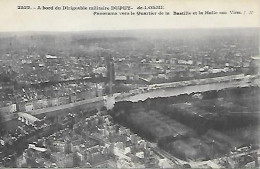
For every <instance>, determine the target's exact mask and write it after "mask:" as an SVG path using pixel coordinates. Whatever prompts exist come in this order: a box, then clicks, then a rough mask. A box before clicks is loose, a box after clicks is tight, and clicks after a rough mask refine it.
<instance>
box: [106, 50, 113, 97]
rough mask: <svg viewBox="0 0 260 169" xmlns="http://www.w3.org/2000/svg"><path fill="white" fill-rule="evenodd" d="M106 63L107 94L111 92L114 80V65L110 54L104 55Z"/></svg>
mask: <svg viewBox="0 0 260 169" xmlns="http://www.w3.org/2000/svg"><path fill="white" fill-rule="evenodd" d="M106 65H107V77H108V85H109V94H113V91H112V87H113V83H114V82H115V65H114V60H113V58H112V56H111V55H110V56H108V57H106Z"/></svg>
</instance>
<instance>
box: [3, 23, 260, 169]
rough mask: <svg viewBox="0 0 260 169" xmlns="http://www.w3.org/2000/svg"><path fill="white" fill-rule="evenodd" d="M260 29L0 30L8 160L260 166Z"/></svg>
mask: <svg viewBox="0 0 260 169" xmlns="http://www.w3.org/2000/svg"><path fill="white" fill-rule="evenodd" d="M259 41H260V31H259V28H212V29H211V28H207V29H206V28H205V29H154V30H130V31H129V30H128V31H124V30H110V31H109V30H97V31H77V32H41V31H38V32H30V31H28V32H1V33H0V93H1V94H0V168H74V167H78V168H176V169H181V168H258V167H259V162H260V161H259V160H260V139H259V138H260V116H259V115H260V106H259V105H260V104H259V103H260V86H259V85H260V44H259Z"/></svg>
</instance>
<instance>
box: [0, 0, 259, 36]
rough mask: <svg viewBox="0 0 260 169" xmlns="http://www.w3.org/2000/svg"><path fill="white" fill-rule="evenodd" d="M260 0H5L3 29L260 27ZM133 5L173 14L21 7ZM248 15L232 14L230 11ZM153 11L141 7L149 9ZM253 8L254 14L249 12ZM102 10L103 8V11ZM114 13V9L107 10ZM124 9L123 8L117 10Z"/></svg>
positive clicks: (0, 6)
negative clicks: (177, 13)
mask: <svg viewBox="0 0 260 169" xmlns="http://www.w3.org/2000/svg"><path fill="white" fill-rule="evenodd" d="M259 2H260V1H259V0H160V1H159V0H138V1H137V0H132V1H126V0H106V1H105V0H1V1H0V32H12V31H63V32H64V31H88V30H132V29H174V28H229V27H232V28H233V27H235V28H237V27H259V25H260V19H259V18H260V13H259V8H260V3H259ZM21 5H24V6H30V7H31V8H37V7H38V6H41V7H42V6H49V7H52V6H53V7H54V8H55V7H56V6H74V7H75V6H76V7H77V6H86V7H90V6H107V7H111V6H120V5H124V6H131V7H132V8H133V10H132V11H133V12H135V13H137V12H138V10H137V9H136V8H137V7H138V6H145V5H146V6H152V5H154V6H158V5H162V6H164V9H163V10H158V11H157V10H153V11H157V12H159V11H162V12H166V11H167V12H170V14H171V15H169V16H168V15H167V16H166V15H160V16H159V15H157V16H154V15H153V16H151V15H150V16H94V15H93V11H89V10H82V11H71V10H36V9H31V10H26V9H17V6H21ZM232 10H234V11H241V12H242V13H244V11H246V14H245V15H243V14H242V15H231V14H229V12H230V11H232ZM149 11H151V10H139V12H149ZM173 11H176V12H183V11H189V12H192V13H193V12H198V11H202V12H204V11H217V12H220V11H226V12H228V14H226V15H221V14H219V15H188V16H187V15H184V16H177V15H172V13H173ZM250 11H252V14H251V15H249V13H250ZM101 12H102V11H101ZM106 12H114V11H106ZM117 12H120V11H117Z"/></svg>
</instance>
